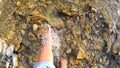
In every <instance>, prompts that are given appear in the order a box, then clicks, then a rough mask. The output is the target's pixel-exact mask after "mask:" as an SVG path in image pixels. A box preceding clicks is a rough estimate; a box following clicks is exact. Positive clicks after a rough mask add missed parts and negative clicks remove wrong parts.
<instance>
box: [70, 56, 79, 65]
mask: <svg viewBox="0 0 120 68" xmlns="http://www.w3.org/2000/svg"><path fill="white" fill-rule="evenodd" d="M70 64H72V65H77V64H78V60H76V59H74V58H70Z"/></svg>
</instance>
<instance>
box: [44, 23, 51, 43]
mask: <svg viewBox="0 0 120 68" xmlns="http://www.w3.org/2000/svg"><path fill="white" fill-rule="evenodd" d="M45 44H46V45H52V36H51V27H50V26H49V25H46V27H45Z"/></svg>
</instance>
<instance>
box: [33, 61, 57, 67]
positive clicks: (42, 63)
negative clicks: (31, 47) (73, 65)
mask: <svg viewBox="0 0 120 68" xmlns="http://www.w3.org/2000/svg"><path fill="white" fill-rule="evenodd" d="M34 68H55V66H54V65H53V64H51V63H50V62H38V63H36V64H35V65H34Z"/></svg>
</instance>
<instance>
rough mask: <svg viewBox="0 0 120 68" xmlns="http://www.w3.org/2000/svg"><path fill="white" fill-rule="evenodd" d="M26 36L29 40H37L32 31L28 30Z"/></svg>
mask: <svg viewBox="0 0 120 68" xmlns="http://www.w3.org/2000/svg"><path fill="white" fill-rule="evenodd" d="M28 38H29V40H31V41H35V40H37V38H36V37H35V35H34V34H33V33H32V32H29V33H28Z"/></svg>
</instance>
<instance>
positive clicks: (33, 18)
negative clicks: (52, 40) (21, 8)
mask: <svg viewBox="0 0 120 68" xmlns="http://www.w3.org/2000/svg"><path fill="white" fill-rule="evenodd" d="M43 20H46V18H45V17H44V16H43V15H42V14H37V15H32V16H28V17H27V22H32V23H36V22H38V23H41V21H43Z"/></svg>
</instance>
